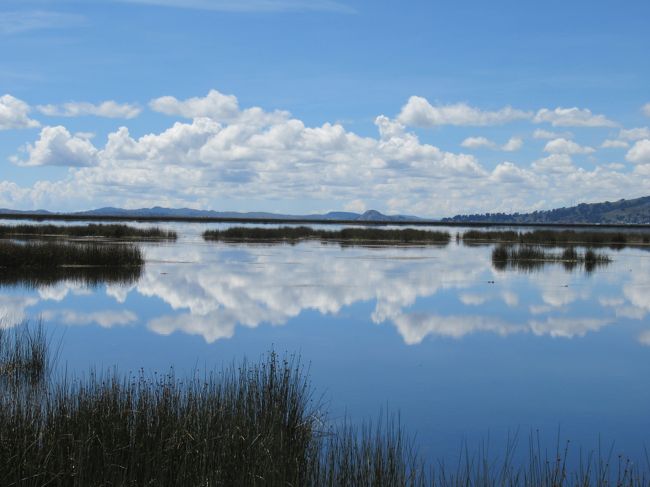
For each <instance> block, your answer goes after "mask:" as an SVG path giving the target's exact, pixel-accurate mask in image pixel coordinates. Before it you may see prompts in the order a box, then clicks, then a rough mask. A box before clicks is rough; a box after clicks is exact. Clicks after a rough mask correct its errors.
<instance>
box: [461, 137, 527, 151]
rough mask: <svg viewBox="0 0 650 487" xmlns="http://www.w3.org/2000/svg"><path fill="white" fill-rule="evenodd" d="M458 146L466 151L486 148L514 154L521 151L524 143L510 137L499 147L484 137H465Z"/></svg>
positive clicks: (521, 140) (517, 138) (518, 138)
mask: <svg viewBox="0 0 650 487" xmlns="http://www.w3.org/2000/svg"><path fill="white" fill-rule="evenodd" d="M460 145H461V146H462V147H465V148H467V149H480V148H486V149H493V150H502V151H505V152H514V151H518V150H519V149H521V147H522V146H523V145H524V141H523V139H521V138H520V137H511V138H510V139H509V140H508V141H507V142H506V143H505V144H503V145H502V146H499V145H498V144H496V143H495V142H493V141H491V140H490V139H487V138H485V137H467V138H466V139H465V140H463V141H462V142H461V144H460Z"/></svg>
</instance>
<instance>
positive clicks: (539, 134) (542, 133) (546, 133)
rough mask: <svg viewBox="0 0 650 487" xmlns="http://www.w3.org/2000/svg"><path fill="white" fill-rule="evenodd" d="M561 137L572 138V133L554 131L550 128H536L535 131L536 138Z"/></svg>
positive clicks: (534, 136)
mask: <svg viewBox="0 0 650 487" xmlns="http://www.w3.org/2000/svg"><path fill="white" fill-rule="evenodd" d="M560 137H564V138H568V139H570V138H571V137H572V135H571V134H569V133H561V132H552V131H550V130H544V129H536V130H535V131H534V132H533V138H534V139H559V138H560Z"/></svg>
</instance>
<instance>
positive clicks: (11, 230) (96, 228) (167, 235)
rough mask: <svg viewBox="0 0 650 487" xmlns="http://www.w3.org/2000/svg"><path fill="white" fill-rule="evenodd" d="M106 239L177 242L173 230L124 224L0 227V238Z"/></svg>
mask: <svg viewBox="0 0 650 487" xmlns="http://www.w3.org/2000/svg"><path fill="white" fill-rule="evenodd" d="M45 236H47V237H62V236H63V237H104V238H115V239H134V238H137V239H162V240H176V238H177V234H176V232H174V231H172V230H164V229H162V228H159V227H148V228H136V227H132V226H129V225H123V224H101V223H99V224H96V223H91V224H89V225H70V226H66V225H15V226H11V225H0V237H45Z"/></svg>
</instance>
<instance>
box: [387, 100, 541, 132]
mask: <svg viewBox="0 0 650 487" xmlns="http://www.w3.org/2000/svg"><path fill="white" fill-rule="evenodd" d="M531 116H532V114H531V113H530V112H525V111H522V110H517V109H515V108H512V107H509V106H508V107H505V108H502V109H500V110H497V111H493V112H490V111H483V110H480V109H478V108H474V107H471V106H469V105H467V104H466V103H456V104H453V105H437V106H433V105H431V104H430V103H429V102H428V101H427V100H426V99H425V98H422V97H420V96H412V97H411V98H409V100H408V102H407V103H406V105H404V106H403V107H402V110H401V112H400V114H399V116H398V117H397V120H398V121H399V122H401V123H403V124H404V125H410V126H413V127H435V126H437V125H475V126H479V125H501V124H504V123H508V122H512V121H515V120H526V119H530V118H531Z"/></svg>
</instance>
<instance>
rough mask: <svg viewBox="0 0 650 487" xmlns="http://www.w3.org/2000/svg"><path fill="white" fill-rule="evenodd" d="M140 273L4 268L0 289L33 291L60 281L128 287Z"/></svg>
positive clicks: (135, 268) (117, 269) (109, 269)
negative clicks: (20, 288) (13, 288)
mask: <svg viewBox="0 0 650 487" xmlns="http://www.w3.org/2000/svg"><path fill="white" fill-rule="evenodd" d="M142 270H143V266H120V267H96V266H95V267H54V268H34V267H18V268H13V269H6V268H5V269H1V270H0V287H16V286H20V287H23V288H25V289H35V288H41V287H47V286H54V285H56V284H59V283H62V282H71V283H75V284H80V285H82V286H84V287H91V288H92V287H97V286H100V285H103V284H116V285H121V286H127V285H131V284H134V283H136V282H137V281H138V280H139V279H140V277H141V276H142Z"/></svg>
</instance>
